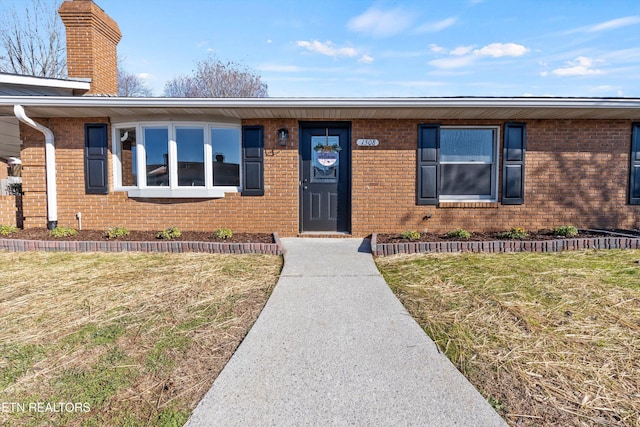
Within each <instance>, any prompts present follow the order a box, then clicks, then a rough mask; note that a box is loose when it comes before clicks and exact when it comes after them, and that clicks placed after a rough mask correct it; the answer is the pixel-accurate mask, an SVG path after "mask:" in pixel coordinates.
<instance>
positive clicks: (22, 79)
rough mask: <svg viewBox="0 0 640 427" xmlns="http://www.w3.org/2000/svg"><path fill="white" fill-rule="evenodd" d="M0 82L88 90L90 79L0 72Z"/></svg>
mask: <svg viewBox="0 0 640 427" xmlns="http://www.w3.org/2000/svg"><path fill="white" fill-rule="evenodd" d="M0 83H4V84H14V85H24V86H40V87H52V88H60V89H78V90H89V89H90V88H91V80H90V79H88V80H87V81H80V80H64V79H52V78H46V77H33V76H20V75H17V74H2V73H0Z"/></svg>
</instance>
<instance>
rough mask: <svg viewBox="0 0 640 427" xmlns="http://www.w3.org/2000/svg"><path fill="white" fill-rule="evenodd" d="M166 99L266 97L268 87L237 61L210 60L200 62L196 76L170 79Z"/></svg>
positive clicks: (165, 91) (166, 86)
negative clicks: (167, 97)
mask: <svg viewBox="0 0 640 427" xmlns="http://www.w3.org/2000/svg"><path fill="white" fill-rule="evenodd" d="M164 93H165V96H169V97H177V98H264V97H267V96H269V94H268V87H267V84H266V83H265V82H263V81H262V78H261V77H260V76H259V75H258V74H256V73H255V72H254V71H252V70H250V69H248V68H246V67H244V66H242V65H240V64H238V63H237V62H227V63H224V62H222V61H220V60H219V59H216V58H212V57H209V58H207V59H206V60H204V61H201V62H198V65H197V69H196V70H195V72H194V74H193V75H186V76H185V75H183V76H177V77H174V78H173V79H172V80H169V81H168V82H167V83H166V85H165V88H164Z"/></svg>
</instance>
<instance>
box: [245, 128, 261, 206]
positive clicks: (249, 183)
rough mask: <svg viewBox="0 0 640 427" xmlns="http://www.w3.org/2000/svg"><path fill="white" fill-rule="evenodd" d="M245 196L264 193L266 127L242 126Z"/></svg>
mask: <svg viewBox="0 0 640 427" xmlns="http://www.w3.org/2000/svg"><path fill="white" fill-rule="evenodd" d="M242 170H243V178H244V179H243V183H242V195H243V196H262V195H264V129H263V127H262V126H243V127H242Z"/></svg>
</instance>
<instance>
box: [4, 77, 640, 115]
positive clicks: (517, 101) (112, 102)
mask: <svg viewBox="0 0 640 427" xmlns="http://www.w3.org/2000/svg"><path fill="white" fill-rule="evenodd" d="M78 84H80V83H78ZM86 85H88V83H86ZM74 88H80V87H74ZM82 88H84V86H83V87H82ZM12 104H21V105H24V106H32V107H110V108H118V107H123V108H136V107H139V108H145V107H147V108H149V107H151V108H153V107H160V108H162V107H169V108H197V107H205V108H207V107H208V108H438V107H440V108H445V107H446V108H465V107H468V108H514V107H517V108H591V109H600V108H604V109H608V108H639V109H640V98H533V97H522V98H481V97H460V98H125V97H92V96H83V97H69V96H18V97H15V96H0V106H2V105H12Z"/></svg>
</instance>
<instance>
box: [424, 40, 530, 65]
mask: <svg viewBox="0 0 640 427" xmlns="http://www.w3.org/2000/svg"><path fill="white" fill-rule="evenodd" d="M438 48H439V46H438ZM432 50H433V49H432ZM443 52H446V49H444V48H441V49H438V52H437V53H443ZM527 52H529V49H528V48H526V47H525V46H522V45H519V44H515V43H491V44H489V45H486V46H484V47H482V48H480V49H474V48H473V46H458V47H456V48H455V49H453V50H452V51H450V52H449V55H450V57H447V58H438V59H434V60H432V61H430V62H429V64H431V65H432V66H434V67H437V68H442V69H451V68H461V67H466V66H468V65H471V64H473V63H474V62H476V61H477V60H479V59H480V58H483V57H488V58H501V57H504V56H511V57H518V56H522V55H524V54H525V53H527Z"/></svg>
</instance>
